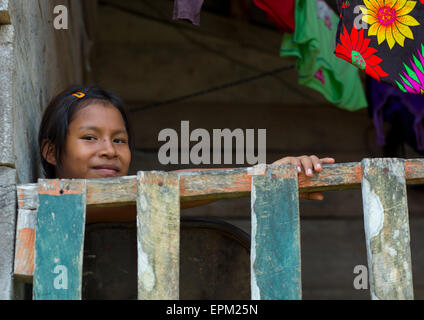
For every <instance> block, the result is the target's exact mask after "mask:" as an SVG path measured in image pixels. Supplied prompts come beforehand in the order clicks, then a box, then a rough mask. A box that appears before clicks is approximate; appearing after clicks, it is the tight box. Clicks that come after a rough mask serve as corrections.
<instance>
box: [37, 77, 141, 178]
mask: <svg viewBox="0 0 424 320" xmlns="http://www.w3.org/2000/svg"><path fill="white" fill-rule="evenodd" d="M80 93H82V95H81V94H80ZM96 101H98V102H109V103H111V104H112V105H113V106H114V107H115V108H117V109H118V110H119V112H120V113H121V115H122V119H123V120H124V123H125V128H126V130H127V133H128V143H129V147H130V150H131V151H133V149H134V139H133V132H132V127H131V124H130V122H129V118H128V115H127V113H126V111H125V107H124V104H123V102H122V100H121V99H120V98H119V97H118V96H116V95H115V94H114V93H112V92H110V91H108V90H105V89H102V88H99V87H95V86H90V87H88V86H83V85H77V86H73V87H71V88H69V89H67V90H65V91H63V92H61V93H59V94H58V95H57V96H56V97H55V98H53V100H52V101H51V102H50V104H49V105H48V107H47V109H46V110H45V112H44V115H43V119H42V120H41V124H40V131H39V134H38V145H39V151H40V155H41V164H42V166H43V169H44V174H45V176H46V178H47V179H54V178H56V171H55V166H54V165H52V164H50V163H48V162H47V161H46V160H45V159H44V157H43V148H44V146H45V143H46V142H49V143H50V147H49V149H48V150H47V154H48V153H49V152H50V148H52V147H54V148H55V158H56V161H57V167H58V169H59V170H61V169H62V163H61V156H62V153H63V151H64V146H65V141H66V136H67V134H68V130H69V124H70V123H71V122H72V119H73V117H74V115H75V114H76V113H77V112H78V111H79V110H81V109H82V108H84V107H86V106H88V105H89V104H90V103H93V102H96Z"/></svg>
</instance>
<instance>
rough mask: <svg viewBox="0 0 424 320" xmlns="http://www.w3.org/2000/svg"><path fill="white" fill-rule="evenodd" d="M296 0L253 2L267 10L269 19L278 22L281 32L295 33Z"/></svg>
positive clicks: (256, 0) (261, 0)
mask: <svg viewBox="0 0 424 320" xmlns="http://www.w3.org/2000/svg"><path fill="white" fill-rule="evenodd" d="M294 2H295V0H253V3H254V4H255V5H256V6H257V7H258V8H259V9H261V10H263V11H265V12H266V14H267V17H268V20H269V21H271V22H272V23H274V24H276V26H277V28H278V30H279V31H280V32H281V33H286V32H288V33H293V32H294V28H295V23H294Z"/></svg>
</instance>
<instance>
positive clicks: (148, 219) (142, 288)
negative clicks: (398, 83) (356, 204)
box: [14, 158, 424, 300]
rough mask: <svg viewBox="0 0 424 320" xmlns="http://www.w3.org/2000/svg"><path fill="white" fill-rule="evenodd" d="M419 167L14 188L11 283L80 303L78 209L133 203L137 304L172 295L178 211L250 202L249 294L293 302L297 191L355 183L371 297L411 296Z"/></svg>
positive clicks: (155, 177)
mask: <svg viewBox="0 0 424 320" xmlns="http://www.w3.org/2000/svg"><path fill="white" fill-rule="evenodd" d="M421 183H424V161H423V160H403V159H388V158H385V159H364V160H363V161H362V162H361V163H345V164H334V165H324V167H323V169H322V171H321V172H320V173H316V174H315V175H314V176H313V177H307V176H305V175H303V174H300V175H298V173H297V170H296V168H295V167H294V166H291V165H258V166H255V167H251V168H240V169H220V170H200V171H199V170H197V171H191V172H169V173H167V172H155V171H150V172H139V173H138V175H137V176H129V177H121V178H114V179H94V180H40V181H39V182H38V183H37V184H29V185H20V186H18V187H17V193H18V226H17V236H16V253H15V265H14V275H15V278H17V279H20V280H24V281H32V282H33V298H34V299H42V300H44V299H81V287H82V258H83V244H84V229H85V223H86V220H85V218H86V208H87V207H88V208H89V207H99V206H101V207H106V206H117V205H121V206H123V205H128V204H136V206H137V230H138V232H137V237H138V298H139V299H171V300H173V299H178V298H179V254H180V253H179V240H180V205H181V204H182V203H186V202H192V201H197V200H208V199H223V198H235V197H248V196H249V195H250V196H251V207H252V210H251V219H252V223H251V225H252V229H251V241H252V242H251V297H252V299H301V298H302V282H301V259H300V253H301V251H300V250H301V247H300V221H299V192H313V191H324V190H343V189H352V188H360V187H362V195H363V205H364V224H365V240H366V245H367V257H368V268H369V281H370V293H371V298H372V299H413V298H414V295H413V282H412V271H411V253H410V246H409V243H410V234H409V222H408V207H407V195H406V185H407V184H421Z"/></svg>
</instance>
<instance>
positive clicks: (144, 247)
mask: <svg viewBox="0 0 424 320" xmlns="http://www.w3.org/2000/svg"><path fill="white" fill-rule="evenodd" d="M137 180H138V182H137V239H138V240H137V248H138V299H139V300H177V299H179V274H180V273H179V269H180V184H179V176H178V175H177V174H175V173H165V172H139V173H138V179H137Z"/></svg>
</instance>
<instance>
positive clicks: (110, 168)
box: [93, 165, 120, 176]
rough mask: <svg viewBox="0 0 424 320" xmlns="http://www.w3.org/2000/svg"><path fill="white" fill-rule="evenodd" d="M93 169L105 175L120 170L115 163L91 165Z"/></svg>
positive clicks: (113, 174) (114, 173)
mask: <svg viewBox="0 0 424 320" xmlns="http://www.w3.org/2000/svg"><path fill="white" fill-rule="evenodd" d="M93 169H94V170H96V171H97V172H99V173H101V174H102V175H106V176H115V175H116V174H117V173H119V171H120V169H119V167H117V166H115V165H100V166H95V167H93Z"/></svg>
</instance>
